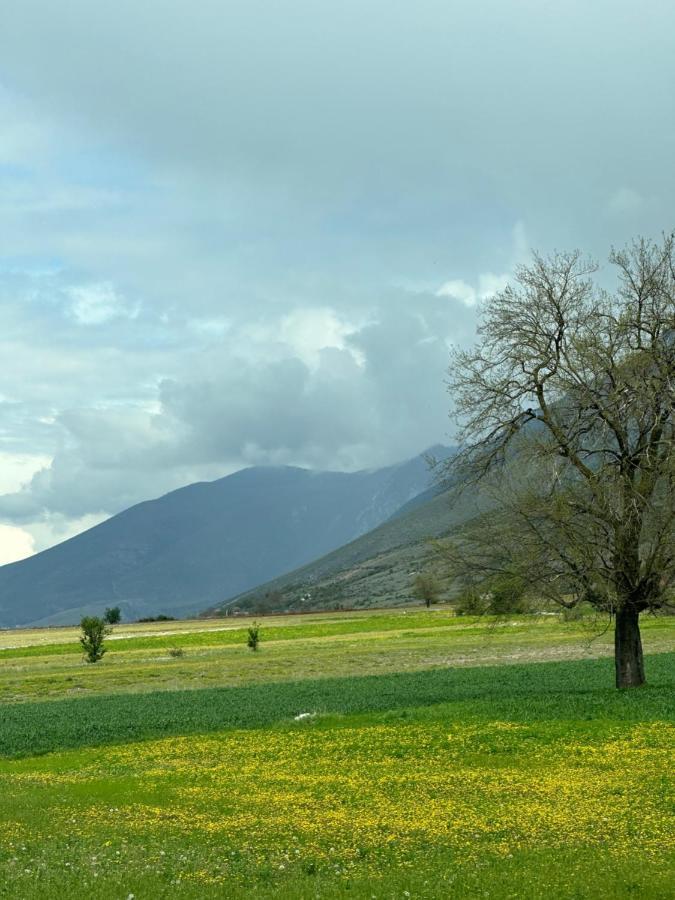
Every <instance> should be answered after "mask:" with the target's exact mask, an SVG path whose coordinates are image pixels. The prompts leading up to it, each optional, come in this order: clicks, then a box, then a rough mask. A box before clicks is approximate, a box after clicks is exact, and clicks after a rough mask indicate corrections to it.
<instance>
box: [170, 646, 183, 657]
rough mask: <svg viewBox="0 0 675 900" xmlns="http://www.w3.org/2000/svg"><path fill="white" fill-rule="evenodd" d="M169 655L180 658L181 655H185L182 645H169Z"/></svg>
mask: <svg viewBox="0 0 675 900" xmlns="http://www.w3.org/2000/svg"><path fill="white" fill-rule="evenodd" d="M169 656H171V657H173V659H180V658H181V656H185V650H183V648H182V647H169Z"/></svg>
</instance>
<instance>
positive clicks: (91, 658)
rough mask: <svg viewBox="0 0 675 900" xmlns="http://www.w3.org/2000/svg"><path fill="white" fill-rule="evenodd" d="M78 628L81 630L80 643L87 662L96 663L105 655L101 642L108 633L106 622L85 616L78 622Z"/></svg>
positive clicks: (95, 617)
mask: <svg viewBox="0 0 675 900" xmlns="http://www.w3.org/2000/svg"><path fill="white" fill-rule="evenodd" d="M80 628H81V629H82V636H81V637H80V643H81V644H82V647H83V649H84V652H85V654H86V657H87V662H90V663H95V662H98V661H99V659H101V658H102V657H103V654H104V653H105V647H104V646H103V641H104V640H105V637H106V635H107V634H108V633H109V632H110V628H109V627H108V624H107V622H105V621H104V620H103V619H99V618H98V617H97V616H85V617H84V618H83V619H82V621H81V622H80Z"/></svg>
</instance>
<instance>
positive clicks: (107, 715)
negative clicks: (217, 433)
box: [0, 610, 675, 900]
mask: <svg viewBox="0 0 675 900" xmlns="http://www.w3.org/2000/svg"><path fill="white" fill-rule="evenodd" d="M165 626H166V627H165ZM599 632H600V629H599V627H598V625H597V623H596V624H591V623H584V622H582V623H564V622H562V621H560V620H559V619H558V618H557V617H541V618H538V619H537V618H533V619H522V620H519V621H515V622H510V623H506V622H489V621H485V620H481V621H477V620H471V619H461V618H460V619H457V618H453V617H452V616H451V615H450V614H449V613H448V612H447V611H444V610H438V611H436V610H433V611H430V612H410V611H408V612H407V613H404V612H396V613H393V612H389V613H367V614H335V615H330V616H325V615H324V616H315V617H307V618H304V617H303V618H302V619H301V620H299V619H296V618H294V619H280V620H263V621H262V628H261V636H262V644H261V649H260V651H259V652H258V653H255V654H254V653H251V652H250V651H248V650H247V649H246V647H245V645H244V632H243V623H241V622H236V621H235V622H233V623H230V622H224V621H223V620H219V621H217V622H213V621H209V622H204V621H201V622H192V623H182V622H181V623H178V622H177V623H162V625H161V627H158V625H157V624H154V625H146V626H124V627H122V628H119V629H117V633H116V639H115V640H114V641H113V640H111V641H109V652H108V654H107V655H106V657H105V658H104V660H103V661H102V662H101V663H99V664H97V665H95V666H87V665H86V664H85V663H83V662H82V660H81V659H80V656H79V653H78V652H77V647H76V645H75V641H76V639H77V635H76V632H75V631H68V630H66V629H53V630H46V629H45V630H42V631H38V630H33V631H21V632H19V631H13V632H6V633H3V634H1V635H0V647H2V648H3V649H2V650H0V698H1V699H2V701H3V703H2V707H1V715H2V725H1V727H0V783H1V786H2V787H1V790H0V823H1V826H0V896H5V897H11V898H27V900H31V898H51V897H59V898H63V897H82V896H91V897H95V898H99V897H100V898H122V900H125V898H129V897H130V895H133V897H134V898H135V900H141V898H148V900H151V898H156V897H190V898H202V897H205V898H210V897H235V898H239V897H242V898H243V897H249V896H258V897H284V898H285V897H290V898H294V897H298V898H305V897H306V898H310V897H312V898H313V897H326V898H329V897H365V898H372V897H376V898H405V897H420V898H422V897H430V898H431V897H434V898H436V897H438V898H441V897H458V898H461V897H492V898H507V897H508V898H521V897H523V898H544V897H545V898H547V900H548V898H607V897H609V898H613V897H617V898H623V897H636V898H637V897H640V898H642V897H647V898H666V897H670V896H672V893H673V891H672V888H673V884H674V883H675V831H674V820H673V813H674V809H673V800H674V796H673V790H672V781H671V776H672V761H673V755H674V751H675V619H661V620H653V619H652V620H647V621H646V622H645V625H644V634H643V638H644V644H645V649H646V651H647V653H648V658H647V674H648V679H649V682H650V683H649V685H648V686H647V687H646V688H644V689H640V690H638V691H635V692H627V693H619V692H616V691H615V690H614V689H613V687H612V666H611V660H610V658H609V653H610V652H611V636H610V635H609V634H608V633H604V634H600V633H599ZM66 648H68V649H66ZM170 648H180V649H181V650H183V652H184V655H183V656H182V657H177V658H176V657H172V656H171V655H170V654H169V653H168V650H169V649H170ZM298 716H302V718H299V719H298V718H296V717H298Z"/></svg>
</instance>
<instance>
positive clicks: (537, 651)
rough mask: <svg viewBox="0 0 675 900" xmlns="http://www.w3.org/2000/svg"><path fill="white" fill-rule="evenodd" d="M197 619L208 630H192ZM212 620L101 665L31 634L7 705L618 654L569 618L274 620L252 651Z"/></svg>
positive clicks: (113, 648)
mask: <svg viewBox="0 0 675 900" xmlns="http://www.w3.org/2000/svg"><path fill="white" fill-rule="evenodd" d="M178 625H180V626H181V627H180V628H178ZM188 625H189V626H190V627H191V628H193V629H200V630H198V631H197V630H195V631H193V632H192V633H190V632H186V631H185V627H186V626H188ZM212 626H213V623H211V622H202V621H197V622H192V623H176V627H175V629H174V630H173V631H172V633H169V634H166V635H150V634H148V630H147V629H146V628H142V629H141V631H140V633H135V631H134V628H135V626H126V627H125V628H124V629H123V630H121V633H122V634H124V635H126V637H124V639H123V640H119V641H110V642H109V652H108V654H107V655H106V656H105V658H104V659H103V661H102V662H101V663H98V664H97V665H95V666H91V665H87V664H86V663H85V662H84V661H83V660H82V656H81V653H80V651H79V647H78V644H77V633H76V632H75V631H73V632H72V634H71V636H70V642H69V643H68V644H63V643H62V642H61V641H59V642H58V643H56V644H53V645H51V646H50V645H49V644H48V641H49V640H56V639H58V637H60V636H61V635H62V634H63V632H62V631H61V630H59V631H56V632H54V631H50V632H44V633H41V632H37V631H32V632H26V633H24V634H23V636H22V640H23V641H25V642H27V644H28V645H27V646H26V647H25V648H16V647H15V648H12V649H11V650H9V649H5V651H4V653H0V701H5V702H6V701H16V702H20V701H22V700H31V699H49V698H52V699H59V698H73V697H77V698H81V697H87V696H91V695H98V694H111V693H129V692H133V693H137V692H147V691H155V690H162V689H163V690H176V689H185V688H190V689H201V688H204V687H212V686H213V687H216V686H235V685H242V684H250V683H261V682H264V683H269V682H277V681H288V680H293V681H297V680H305V679H313V678H318V677H322V676H336V677H348V676H350V675H377V674H383V673H387V672H403V671H405V672H407V671H418V670H425V669H428V668H431V667H446V666H449V665H450V666H454V667H457V666H480V665H494V664H495V663H522V662H528V661H537V660H538V661H541V660H562V659H575V658H577V659H585V658H590V657H593V656H605V655H608V654H610V653H611V652H612V636H611V634H610V633H608V632H606V631H604V632H603V631H602V629H601V628H600V626H598V625H597V624H596V625H594V624H593V623H591V622H588V623H584V622H582V623H564V622H561V621H560V620H559V619H558V618H557V617H550V616H544V617H540V618H537V619H532V618H524V619H521V620H512V621H508V622H498V621H494V620H489V619H485V620H484V619H481V620H476V619H470V618H454V617H452V616H450V615H448V613H447V612H446V611H443V610H438V611H433V612H429V613H427V612H421V611H418V612H415V613H410V612H405V611H403V612H397V613H392V612H391V611H389V612H378V613H367V614H366V613H350V614H342V616H341V617H339V616H334V615H325V614H324V615H317V616H311V617H307V619H305V617H303V618H302V620H298V619H290V620H289V618H288V617H286V618H283V617H281V618H273V619H269V620H268V619H265V620H263V623H262V628H261V635H262V640H263V642H262V645H261V649H260V651H259V652H258V653H257V654H252V653H250V652H249V651H248V650H247V649H246V646H245V628H244V627H243V626H242V624H241V623H238V625H237V627H236V628H235V629H234V630H230V631H219V630H215V629H214V628H213V627H212ZM674 626H675V620H668V619H647V620H646V621H645V623H644V627H643V630H644V637H645V644H646V646H647V648H648V650H649V651H650V652H652V653H656V652H659V651H662V650H668V649H672V648H673V644H674V631H675V628H674ZM13 636H14V635H13ZM14 637H15V639H16V636H14ZM136 640H138V641H139V644H140V649H139V645H137V644H134V643H133V642H134V641H136ZM130 646H131V648H132V649H130ZM177 647H180V649H182V650H183V652H184V655H183V656H181V657H179V658H176V657H172V656H171V655H170V654H169V650H170V648H174V649H175V648H177ZM64 651H65V652H64ZM36 653H37V654H38V655H34V654H36Z"/></svg>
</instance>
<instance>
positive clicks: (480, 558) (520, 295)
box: [448, 235, 675, 688]
mask: <svg viewBox="0 0 675 900" xmlns="http://www.w3.org/2000/svg"><path fill="white" fill-rule="evenodd" d="M610 262H611V263H612V264H613V265H614V266H615V268H616V270H617V272H618V287H617V290H616V291H615V292H614V293H613V294H609V293H608V292H607V291H605V290H604V289H602V288H600V287H598V286H597V285H596V284H595V283H594V280H593V273H594V272H595V271H596V269H597V266H596V265H595V264H594V263H593V262H586V261H584V260H583V259H582V257H581V255H580V254H579V253H578V252H574V253H558V254H555V255H554V256H553V257H551V258H549V259H545V258H543V257H541V256H537V255H535V257H534V260H533V262H532V264H531V265H529V266H522V267H520V268H519V269H518V271H517V273H516V278H515V284H514V285H512V286H509V287H507V288H505V289H504V290H503V291H500V292H499V293H497V294H495V295H494V297H492V298H490V299H489V300H488V301H487V303H486V306H485V309H484V312H483V319H482V324H481V327H480V329H479V336H480V340H479V342H478V343H477V345H476V346H475V347H474V348H473V349H471V350H468V351H457V352H456V353H455V356H454V360H453V364H452V367H451V370H450V374H451V382H450V390H451V392H452V393H453V394H454V397H455V400H456V407H457V412H458V414H459V417H460V419H461V421H462V426H463V431H462V434H461V442H462V449H461V452H460V453H459V454H458V456H457V457H455V459H454V461H453V464H452V465H453V467H454V469H455V472H456V474H461V476H462V478H463V479H464V481H465V484H467V485H476V486H478V484H480V485H482V486H483V487H486V488H487V492H486V490H483V491H481V492H480V494H479V495H478V496H479V497H481V496H482V497H484V498H485V497H486V493H487V504H483V515H482V516H479V517H477V518H476V519H475V520H474V522H472V523H471V524H470V525H469V526H468V527H467V528H465V529H463V531H462V533H461V534H460V535H458V537H457V538H456V539H455V540H453V541H451V542H449V544H448V548H449V555H450V556H451V561H452V562H453V565H454V566H455V571H456V573H457V574H459V575H460V576H461V577H463V579H464V580H465V581H470V580H472V579H476V578H478V579H483V578H485V577H486V576H487V577H491V576H494V575H496V574H499V575H506V576H509V577H511V578H517V579H520V580H521V581H522V583H524V584H526V585H528V586H529V587H530V589H531V590H532V591H533V592H536V594H537V596H539V597H543V596H548V597H549V598H550V599H552V600H555V601H556V602H558V603H559V604H561V605H562V606H563V607H567V608H571V607H573V606H575V605H576V604H578V603H581V602H583V601H586V602H588V603H590V604H591V605H592V606H594V607H595V608H596V609H598V610H601V611H603V612H605V613H607V614H609V615H610V616H611V617H612V618H613V620H614V625H615V629H614V635H615V642H614V647H615V653H614V657H615V673H616V685H617V687H621V688H625V687H633V686H637V685H641V684H643V683H644V681H645V674H644V662H643V654H642V643H641V639H640V627H639V617H640V614H641V613H642V612H645V611H650V612H656V611H658V610H660V609H662V608H664V606H665V605H666V604H667V603H668V601H669V591H670V590H671V589H672V587H673V585H674V584H675V237H674V236H673V235H667V236H665V237H664V239H663V241H662V242H661V243H659V244H654V243H651V242H649V241H646V240H638V241H636V242H635V243H633V244H632V245H631V246H629V247H628V248H627V249H625V250H622V251H613V252H612V254H611V256H610ZM477 505H478V504H477ZM477 512H478V509H477Z"/></svg>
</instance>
